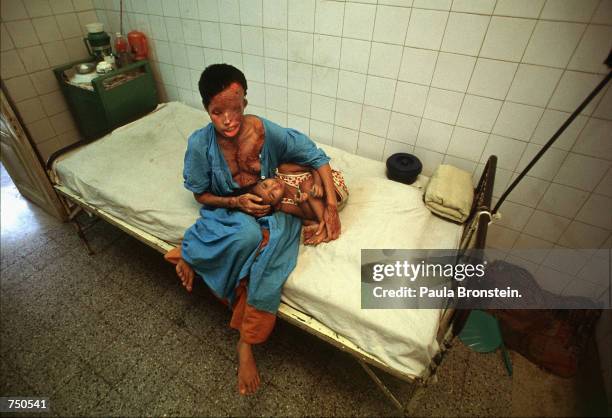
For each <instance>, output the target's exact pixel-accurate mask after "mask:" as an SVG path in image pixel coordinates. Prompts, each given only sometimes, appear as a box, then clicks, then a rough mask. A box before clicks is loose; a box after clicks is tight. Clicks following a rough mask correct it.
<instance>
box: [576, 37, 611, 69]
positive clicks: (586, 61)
mask: <svg viewBox="0 0 612 418" xmlns="http://www.w3.org/2000/svg"><path fill="white" fill-rule="evenodd" d="M611 48H612V27H611V26H599V25H590V26H589V27H587V30H586V32H585V33H584V35H583V37H582V40H581V41H580V44H579V45H578V48H577V49H576V52H574V55H573V56H572V59H571V61H570V63H569V65H568V66H567V68H568V69H570V70H579V71H588V72H594V73H601V74H605V73H607V72H608V69H607V67H606V65H605V64H604V63H603V62H604V61H605V60H606V58H607V57H608V53H609V52H610V49H611Z"/></svg>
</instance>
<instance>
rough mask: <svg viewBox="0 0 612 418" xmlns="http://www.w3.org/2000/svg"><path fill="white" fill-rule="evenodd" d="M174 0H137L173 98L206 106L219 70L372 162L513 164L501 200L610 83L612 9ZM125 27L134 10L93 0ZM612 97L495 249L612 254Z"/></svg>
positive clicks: (524, 197)
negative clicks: (208, 85) (584, 102)
mask: <svg viewBox="0 0 612 418" xmlns="http://www.w3.org/2000/svg"><path fill="white" fill-rule="evenodd" d="M375 3H376V1H374V0H370V1H366V0H363V1H361V2H353V1H323V0H199V1H196V0H164V1H144V0H132V1H126V2H125V8H126V9H127V11H128V12H127V13H126V17H125V18H124V25H125V26H126V28H127V29H134V28H136V29H140V30H142V31H144V32H145V33H147V34H148V35H149V36H150V37H151V38H152V41H151V43H152V44H153V50H154V60H155V61H156V63H157V64H156V68H157V71H158V74H159V80H160V83H163V84H162V85H161V87H162V90H163V91H165V93H166V95H167V98H168V99H171V100H182V101H184V102H186V103H188V104H191V105H193V106H195V107H201V101H200V97H199V94H198V92H197V80H198V78H199V75H200V72H201V70H202V68H203V67H204V66H205V65H208V64H211V63H214V62H221V61H225V62H229V63H232V64H235V65H236V66H238V67H240V68H242V69H243V70H244V72H245V73H246V76H247V79H248V81H249V91H248V98H249V103H250V105H249V108H250V111H251V112H252V113H257V114H259V115H262V116H267V117H268V118H270V119H272V120H274V121H277V122H279V123H281V124H283V125H288V126H291V127H295V128H298V129H300V130H302V131H304V132H306V133H309V134H310V135H311V136H312V137H313V138H315V139H317V140H319V141H321V142H324V143H328V144H333V145H334V146H337V147H340V148H343V149H346V150H348V151H350V152H354V153H357V154H360V155H363V156H366V157H369V158H374V159H378V160H382V159H384V158H385V157H387V156H388V155H390V154H391V153H394V152H398V151H407V152H413V153H415V154H416V155H417V156H418V157H419V158H420V159H421V160H422V161H423V163H424V173H425V174H431V172H432V170H433V169H434V168H435V167H436V166H437V165H438V164H439V163H442V162H447V163H451V164H455V165H457V166H459V167H462V168H464V169H466V170H468V171H470V172H472V173H474V177H475V178H476V177H477V176H478V175H479V174H480V171H481V170H482V167H483V163H484V161H485V160H486V158H487V157H488V156H489V155H490V154H496V155H497V156H498V157H499V169H498V174H497V182H496V184H497V187H496V190H495V192H496V195H497V196H499V194H501V192H502V191H503V190H504V189H505V187H506V186H507V185H508V184H509V181H510V180H511V179H512V177H513V176H515V175H516V172H518V171H520V170H521V169H522V168H523V167H525V165H526V164H527V162H528V161H529V159H530V157H532V156H533V155H534V154H535V153H536V152H537V151H538V150H539V149H540V148H541V146H542V144H544V143H545V142H546V140H547V139H548V138H549V137H550V136H551V135H552V133H553V132H554V131H555V129H556V128H557V127H558V126H559V125H560V124H561V123H562V122H563V121H564V120H565V118H566V117H567V116H568V115H569V112H571V111H573V110H574V109H575V107H576V106H577V105H578V104H579V103H580V101H581V99H582V98H583V97H585V96H586V94H587V93H588V92H589V91H590V90H591V89H592V88H593V87H594V86H595V85H596V84H597V82H598V81H599V80H601V79H602V77H603V74H604V73H605V71H606V69H605V66H604V65H603V64H602V61H603V60H604V59H605V57H606V55H607V53H608V51H609V50H610V47H611V46H612V1H611V0H603V1H600V0H548V1H544V0H497V1H496V0H454V1H451V0H414V1H413V0H379V1H378V4H375ZM94 5H95V7H96V10H97V13H98V16H99V18H100V20H102V21H104V22H105V23H106V24H107V27H109V28H111V29H112V31H113V32H115V31H116V30H117V28H118V22H119V14H118V10H119V1H117V0H110V1H104V0H94ZM611 119H612V92H610V89H607V90H606V91H604V94H600V95H599V96H598V97H597V98H596V99H595V101H594V103H593V104H591V105H590V106H589V107H588V108H587V109H586V110H585V112H583V115H581V116H580V117H579V118H578V119H577V120H576V121H575V122H574V124H573V125H572V126H571V127H570V128H569V129H568V131H567V132H566V133H565V134H564V135H563V136H562V137H561V138H560V139H559V141H558V142H557V143H556V144H555V147H554V148H553V149H551V150H549V151H548V152H547V154H546V155H545V157H544V158H543V159H542V160H541V161H540V162H539V163H538V165H537V166H536V167H535V168H534V169H533V171H532V172H531V173H530V176H529V177H528V178H526V179H524V180H523V182H522V184H521V185H520V186H519V188H518V189H517V190H516V191H515V192H514V193H513V194H512V195H511V196H510V199H509V201H508V202H507V203H505V204H504V206H503V208H502V209H503V215H504V216H503V219H502V220H501V222H500V223H499V224H498V225H495V226H494V227H493V228H492V234H491V245H493V246H495V247H506V248H507V247H521V248H522V247H536V248H552V247H554V246H555V245H560V246H564V247H569V248H599V247H602V246H605V247H610V246H611V245H612V237H611V231H612V217H611V216H610V213H612V170H611V169H610V167H611V161H612V145H611V144H612V138H611V136H612V120H611Z"/></svg>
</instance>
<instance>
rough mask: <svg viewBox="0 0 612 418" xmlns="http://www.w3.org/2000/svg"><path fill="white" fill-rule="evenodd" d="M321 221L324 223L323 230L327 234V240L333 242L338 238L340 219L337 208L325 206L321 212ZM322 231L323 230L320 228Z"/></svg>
mask: <svg viewBox="0 0 612 418" xmlns="http://www.w3.org/2000/svg"><path fill="white" fill-rule="evenodd" d="M323 220H324V221H325V230H326V232H327V240H328V241H333V240H335V239H338V237H339V236H340V230H341V226H340V217H339V216H338V207H337V206H336V205H329V204H328V205H327V206H326V207H325V212H323ZM321 229H323V228H321Z"/></svg>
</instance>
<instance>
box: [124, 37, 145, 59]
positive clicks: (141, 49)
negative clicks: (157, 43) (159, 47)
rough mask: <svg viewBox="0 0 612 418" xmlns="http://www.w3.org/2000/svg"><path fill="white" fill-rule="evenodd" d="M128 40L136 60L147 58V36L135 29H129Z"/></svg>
mask: <svg viewBox="0 0 612 418" xmlns="http://www.w3.org/2000/svg"><path fill="white" fill-rule="evenodd" d="M128 42H129V43H130V47H131V48H132V53H133V54H134V59H135V60H136V61H140V60H146V59H147V55H148V54H149V48H148V46H147V37H146V36H145V34H144V33H142V32H139V31H137V30H133V31H131V32H130V33H128Z"/></svg>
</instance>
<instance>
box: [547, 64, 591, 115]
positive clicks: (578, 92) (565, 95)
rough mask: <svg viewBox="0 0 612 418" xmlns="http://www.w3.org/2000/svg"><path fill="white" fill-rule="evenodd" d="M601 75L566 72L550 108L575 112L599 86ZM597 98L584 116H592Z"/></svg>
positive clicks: (586, 109) (585, 110)
mask: <svg viewBox="0 0 612 418" xmlns="http://www.w3.org/2000/svg"><path fill="white" fill-rule="evenodd" d="M601 78H602V77H601V75H597V74H587V73H580V72H576V71H566V72H565V73H563V76H562V77H561V81H559V84H558V85H557V89H556V90H555V93H554V94H553V97H552V99H551V100H550V103H549V105H548V106H549V107H550V108H552V109H556V110H563V111H565V112H573V111H574V110H576V108H577V107H578V105H579V104H580V103H582V102H583V101H584V99H585V98H586V97H587V96H588V95H589V93H591V91H593V89H594V88H595V86H596V85H597V84H599V81H600V80H601ZM596 102H597V98H595V99H594V100H593V101H592V102H591V103H590V104H589V105H588V106H587V107H586V108H585V109H584V110H583V111H582V113H583V114H586V115H590V114H591V113H592V112H593V110H594V109H595V107H596V104H597V103H596Z"/></svg>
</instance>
